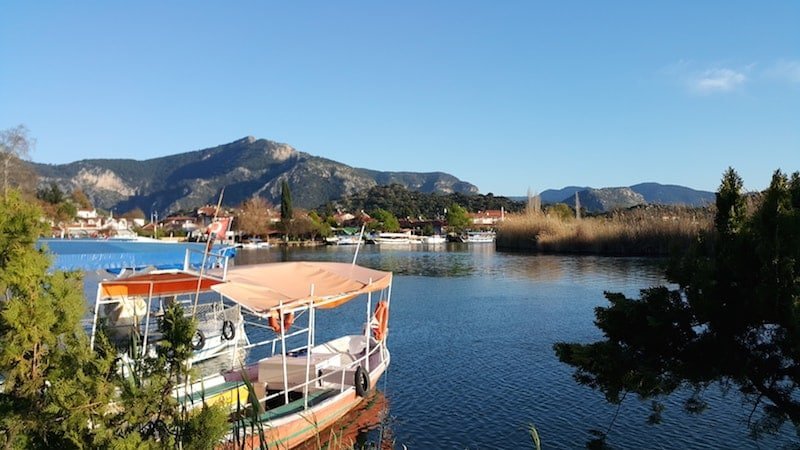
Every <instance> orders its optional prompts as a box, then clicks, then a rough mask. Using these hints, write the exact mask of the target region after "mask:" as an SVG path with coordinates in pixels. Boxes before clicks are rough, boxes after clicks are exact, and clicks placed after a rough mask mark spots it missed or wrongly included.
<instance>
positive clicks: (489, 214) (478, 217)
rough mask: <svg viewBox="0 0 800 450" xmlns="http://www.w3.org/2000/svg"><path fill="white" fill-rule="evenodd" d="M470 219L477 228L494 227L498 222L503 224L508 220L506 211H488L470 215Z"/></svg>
mask: <svg viewBox="0 0 800 450" xmlns="http://www.w3.org/2000/svg"><path fill="white" fill-rule="evenodd" d="M469 218H470V219H471V220H472V224H473V225H477V226H493V225H497V223H498V222H502V221H504V220H505V218H506V212H505V209H502V208H501V209H489V210H486V211H478V212H476V213H469Z"/></svg>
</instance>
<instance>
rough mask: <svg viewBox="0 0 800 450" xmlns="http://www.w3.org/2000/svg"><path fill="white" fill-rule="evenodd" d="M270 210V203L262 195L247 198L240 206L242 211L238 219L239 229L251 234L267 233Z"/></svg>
mask: <svg viewBox="0 0 800 450" xmlns="http://www.w3.org/2000/svg"><path fill="white" fill-rule="evenodd" d="M269 210H270V205H269V203H267V201H266V200H264V198H262V197H252V198H250V199H247V200H245V201H244V202H243V203H242V205H241V207H240V213H239V215H238V217H237V220H236V222H237V223H238V225H239V230H240V231H241V232H243V233H245V234H250V235H263V234H265V233H266V232H267V228H268V224H269V218H270V216H269Z"/></svg>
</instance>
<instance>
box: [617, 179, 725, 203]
mask: <svg viewBox="0 0 800 450" xmlns="http://www.w3.org/2000/svg"><path fill="white" fill-rule="evenodd" d="M631 189H632V190H633V191H634V192H636V193H638V194H641V195H642V196H643V197H644V200H645V201H646V202H647V203H655V204H659V205H686V206H705V205H709V204H712V203H714V200H715V196H714V193H713V192H708V191H698V190H695V189H691V188H688V187H685V186H676V185H674V184H658V183H639V184H636V185H633V186H631Z"/></svg>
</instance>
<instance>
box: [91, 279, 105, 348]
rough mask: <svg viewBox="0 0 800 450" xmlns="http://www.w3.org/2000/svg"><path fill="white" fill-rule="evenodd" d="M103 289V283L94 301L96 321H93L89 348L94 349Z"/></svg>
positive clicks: (98, 288)
mask: <svg viewBox="0 0 800 450" xmlns="http://www.w3.org/2000/svg"><path fill="white" fill-rule="evenodd" d="M102 289H103V283H100V284H98V285H97V297H95V298H96V300H95V302H94V321H93V322H92V338H91V339H90V340H89V350H94V338H95V335H96V333H97V316H98V315H99V314H100V292H101V290H102Z"/></svg>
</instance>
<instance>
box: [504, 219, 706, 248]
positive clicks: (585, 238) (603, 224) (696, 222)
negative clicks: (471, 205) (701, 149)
mask: <svg viewBox="0 0 800 450" xmlns="http://www.w3.org/2000/svg"><path fill="white" fill-rule="evenodd" d="M712 224H713V213H712V212H711V211H710V210H709V209H708V208H684V207H670V208H640V209H632V210H626V211H617V212H614V213H610V214H608V215H603V216H594V217H587V218H583V219H575V218H569V219H562V218H558V217H552V216H547V215H544V214H519V215H512V216H508V217H507V218H506V220H505V221H504V222H503V223H502V224H501V225H500V226H499V227H498V230H497V248H498V249H500V250H511V251H526V252H540V253H575V254H593V255H613V256H667V255H669V254H670V252H671V251H672V250H674V249H676V248H686V247H687V246H689V245H690V244H691V243H692V242H694V241H695V240H697V238H698V236H700V234H701V233H704V232H706V231H708V230H710V229H711V227H712Z"/></svg>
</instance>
